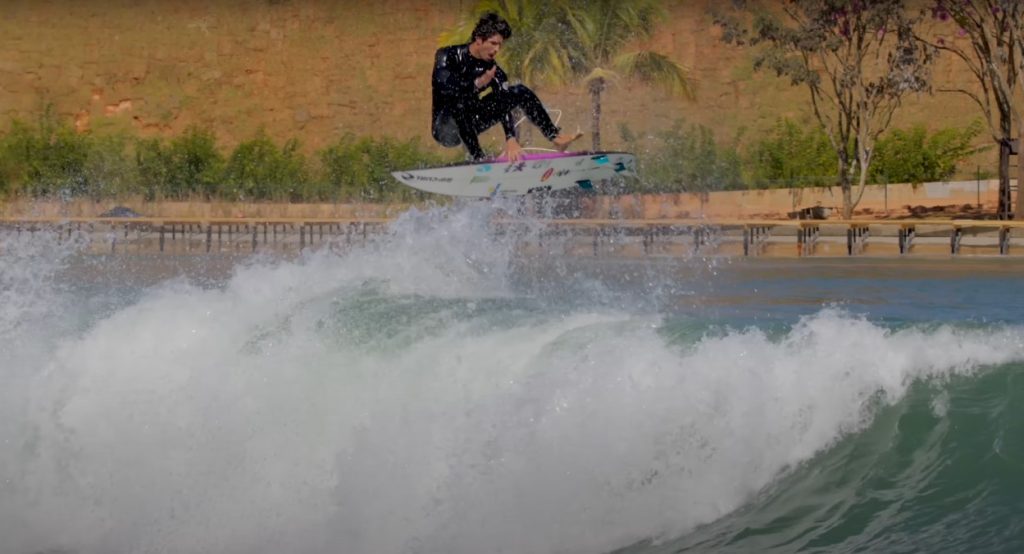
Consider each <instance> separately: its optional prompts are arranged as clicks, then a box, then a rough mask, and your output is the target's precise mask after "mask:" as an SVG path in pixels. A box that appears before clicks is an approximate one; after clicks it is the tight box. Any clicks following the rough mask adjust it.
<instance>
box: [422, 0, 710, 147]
mask: <svg viewBox="0 0 1024 554" xmlns="http://www.w3.org/2000/svg"><path fill="white" fill-rule="evenodd" d="M487 12H495V13H498V14H499V15H501V16H502V17H504V18H505V19H507V20H508V22H509V23H510V24H511V25H512V29H513V31H514V33H515V35H514V37H513V40H512V41H510V42H509V48H508V49H507V50H505V51H503V53H502V63H503V64H505V65H506V67H507V68H508V69H509V70H510V71H511V72H513V73H514V74H516V75H519V76H520V77H521V78H522V79H523V82H524V83H526V84H527V85H530V86H535V85H537V84H540V83H547V84H551V85H566V84H582V85H583V86H585V87H586V89H587V91H588V92H589V93H590V100H591V115H592V120H591V135H592V137H593V148H594V150H600V148H601V95H602V94H603V93H604V91H605V90H606V89H607V87H608V84H609V83H610V82H611V83H614V82H617V81H619V80H620V79H622V78H628V79H637V80H640V81H643V82H648V83H654V84H660V85H662V86H664V87H665V88H666V89H667V90H668V91H669V92H670V93H671V94H673V95H675V96H680V97H684V98H687V99H693V98H694V86H693V82H692V81H691V80H690V78H689V75H688V72H687V70H686V69H685V68H684V67H682V66H681V65H679V64H678V63H676V62H675V61H673V60H672V59H671V58H669V57H668V56H666V55H664V54H661V53H658V52H654V51H651V50H644V49H639V50H627V48H628V47H629V46H631V45H632V44H633V43H635V42H637V41H643V40H646V39H649V38H650V37H651V36H652V35H653V33H654V29H655V27H656V25H657V23H658V21H659V20H661V19H662V18H663V17H664V16H665V14H666V12H665V8H664V2H663V0H548V1H544V0H540V1H532V0H480V1H479V2H477V4H476V5H475V6H474V8H473V10H472V12H471V14H470V17H469V18H467V19H464V20H463V22H462V23H461V24H460V26H459V27H458V29H457V30H454V31H453V32H451V33H446V34H444V35H442V41H447V42H446V44H451V43H452V42H453V41H452V40H451V39H456V40H467V39H468V38H469V34H470V32H471V30H472V26H473V24H474V23H475V22H476V18H477V17H479V16H480V15H482V14H484V13H487Z"/></svg>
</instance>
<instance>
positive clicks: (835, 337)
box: [0, 211, 1024, 554]
mask: <svg viewBox="0 0 1024 554" xmlns="http://www.w3.org/2000/svg"><path fill="white" fill-rule="evenodd" d="M403 226H404V227H403ZM481 226H482V224H481V223H480V216H479V215H474V214H467V213H465V211H456V212H454V213H452V212H448V213H447V214H446V213H444V212H441V213H440V214H438V213H429V212H428V213H425V214H411V215H410V216H409V217H408V219H406V220H404V221H403V222H402V223H400V224H399V225H398V226H397V227H396V229H395V231H394V234H393V235H392V236H391V237H390V238H388V239H386V242H384V243H382V244H379V245H375V246H372V247H370V248H367V249H365V250H357V251H353V252H351V253H349V254H347V255H344V256H340V257H338V256H333V255H327V254H321V255H316V256H311V257H309V258H306V259H304V260H301V261H300V262H297V263H279V264H265V265H252V266H250V267H247V268H245V269H242V270H240V271H239V273H238V274H237V275H236V276H235V277H234V278H233V279H232V280H231V281H230V282H229V283H228V284H227V286H226V287H225V288H224V289H223V290H203V289H200V288H197V287H194V286H190V285H188V284H185V283H182V282H173V283H168V284H165V285H162V286H159V287H156V288H154V289H152V290H150V291H148V292H147V293H146V294H144V295H143V297H142V298H141V300H140V301H138V302H137V303H135V304H133V305H131V306H129V307H126V308H123V309H120V310H118V311H117V312H116V313H114V314H113V315H111V316H110V317H106V318H104V319H102V320H101V321H99V322H98V323H96V324H95V325H93V326H91V327H90V328H88V329H87V330H86V331H85V332H81V333H69V334H66V335H59V336H57V337H48V338H46V340H47V341H51V342H52V343H53V344H54V345H56V346H55V347H54V348H52V349H49V350H47V351H46V352H45V353H39V354H38V358H37V359H34V360H30V361H25V360H24V359H22V360H21V361H20V362H19V363H20V364H29V365H31V367H27V366H24V367H17V368H14V371H18V372H21V373H23V374H31V375H32V378H31V379H30V380H29V381H27V382H20V384H19V387H20V388H19V389H18V390H11V389H5V390H0V403H7V402H9V401H11V400H12V399H13V398H14V397H25V398H28V401H27V402H23V403H21V404H20V406H21V408H19V412H17V413H12V414H10V415H12V416H13V417H15V418H16V421H15V423H14V424H13V425H11V426H7V427H0V430H3V432H4V436H2V437H0V442H2V443H3V445H4V449H3V451H2V453H0V469H2V470H3V475H0V483H2V488H0V492H2V493H3V494H2V495H0V536H2V537H3V543H4V545H5V550H7V549H9V550H10V551H12V552H33V551H40V550H45V549H58V548H65V549H68V550H69V551H74V552H82V553H92V552H95V553H100V552H151V551H160V552H176V553H192V552H195V553H200V552H226V553H231V552H239V553H241V552H295V553H305V552H309V553H318V552H347V553H348V552H350V553H375V554H378V553H382V554H387V553H405V552H451V553H457V552H517V553H533V552H536V553H548V552H600V551H607V550H611V549H614V548H616V547H621V546H624V545H627V544H630V543H632V542H634V541H638V540H642V539H646V538H651V537H656V538H659V537H660V538H669V537H673V536H676V535H679V534H681V533H683V532H685V531H687V530H688V529H690V528H692V527H693V526H694V525H696V524H699V523H701V522H707V521H711V520H713V519H715V518H717V517H720V516H721V515H723V514H725V513H727V512H728V511H731V510H733V509H735V508H736V507H738V506H740V505H742V503H744V502H745V501H746V500H747V499H748V498H749V497H750V496H751V495H752V494H754V493H755V492H756V491H757V490H759V489H760V488H761V487H763V486H765V485H766V484H767V483H769V482H770V481H771V480H772V479H773V478H774V477H776V476H777V475H778V473H779V472H780V471H782V470H783V469H784V468H786V467H788V466H792V465H794V464H798V463H800V462H801V461H803V460H806V459H808V458H809V457H810V456H812V455H813V454H814V453H815V452H818V451H820V450H821V449H822V448H826V447H827V446H828V445H829V444H831V443H832V442H834V441H835V440H837V438H838V437H840V436H841V435H842V434H843V433H846V432H851V431H854V430H857V429H859V428H861V427H862V426H863V425H865V423H866V422H867V421H868V418H869V417H870V415H871V413H870V409H869V407H870V406H871V405H872V404H873V402H876V401H889V402H892V401H896V400H898V399H899V398H900V397H901V396H902V395H903V394H904V393H905V391H906V387H907V386H908V385H909V383H910V382H912V381H913V380H914V379H919V378H932V377H936V376H943V375H948V374H951V373H969V372H972V371H976V370H977V369H978V368H980V367H984V366H986V365H989V364H1000V363H1005V362H1008V361H1012V360H1022V359H1024V339H1022V335H1024V334H1022V332H1021V330H1020V329H1017V328H1008V327H1007V328H1002V329H997V330H991V329H989V330H986V331H965V330H957V329H953V328H948V327H938V328H932V329H907V330H903V331H897V332H892V331H889V330H886V329H884V328H882V327H880V326H878V325H875V324H873V323H872V322H869V321H866V320H863V319H860V318H857V317H854V316H851V315H850V314H847V313H845V312H843V311H841V310H837V309H825V310H822V311H820V312H819V313H817V314H815V315H813V316H810V317H807V318H805V319H803V320H802V321H801V322H800V323H799V324H798V325H796V326H795V327H794V328H793V329H792V331H790V332H789V333H787V334H786V335H785V336H784V337H783V338H782V339H781V340H772V339H770V338H769V337H767V336H766V335H765V334H764V333H763V332H761V331H759V330H757V329H746V330H734V331H731V332H724V333H718V334H715V335H713V336H707V337H705V338H703V339H700V340H698V341H696V342H695V343H692V344H686V345H678V344H673V343H671V342H670V341H669V340H668V339H666V338H665V337H664V336H662V335H661V334H660V333H659V332H658V327H659V325H660V319H659V318H658V317H657V316H656V315H653V314H652V315H636V314H625V313H618V312H608V311H597V310H587V309H576V310H575V311H574V312H572V313H557V312H550V313H546V312H542V313H532V314H516V315H508V317H506V318H499V320H494V319H488V318H487V317H485V316H465V315H457V314H456V313H455V311H452V312H451V313H449V312H446V311H445V308H443V307H442V308H437V307H433V308H430V309H432V310H435V311H436V312H437V313H436V314H434V315H435V316H436V317H435V319H436V320H437V321H440V322H441V323H443V325H439V327H438V329H439V330H437V331H435V332H433V333H428V334H412V335H410V338H409V339H408V340H406V341H402V342H389V341H388V340H386V339H389V337H380V339H381V341H382V342H381V343H374V342H373V341H370V342H366V341H361V340H349V339H351V338H352V337H346V336H345V333H346V332H348V331H347V329H349V328H348V327H346V326H345V325H338V323H339V322H338V321H337V318H339V317H343V318H344V317H359V315H358V314H359V313H360V312H359V311H358V310H352V311H345V312H339V311H338V306H339V305H346V303H347V302H351V301H353V299H355V298H357V297H358V295H360V294H363V292H364V291H365V288H364V285H365V283H367V282H372V283H375V285H374V286H376V287H378V288H377V289H375V290H378V295H379V297H378V298H377V300H378V301H381V302H405V303H409V304H411V305H416V303H417V302H421V301H427V300H429V299H436V298H441V299H450V300H451V301H452V302H453V305H456V306H457V305H460V304H459V303H460V302H471V301H472V300H466V299H467V298H468V299H482V298H484V297H487V296H508V295H511V294H513V291H511V290H508V288H507V287H505V286H504V285H503V283H504V282H505V280H506V274H505V267H506V264H507V263H508V261H509V259H510V258H511V256H512V254H511V253H510V252H509V251H508V249H507V248H506V249H505V250H502V249H501V248H500V247H501V244H500V243H495V242H494V241H493V240H487V239H485V238H484V237H483V236H477V235H476V234H477V233H481V235H484V234H485V233H483V231H482V229H481ZM453 237H455V239H456V240H449V239H452V238H453ZM453 242H454V243H455V244H453ZM396 253H397V254H396ZM404 257H409V258H411V260H412V261H409V259H401V258H404ZM44 301H45V299H44ZM397 313H402V312H401V311H400V310H399V311H398V312H397ZM339 314H341V315H339ZM342 323H344V322H342ZM399 327H400V326H399ZM40 332H42V331H40ZM23 338H24V339H25V340H28V341H31V340H33V337H31V336H30V337H23ZM38 340H40V341H42V340H43V338H41V337H40V338H39V339H38ZM381 344H384V345H388V347H381ZM395 345H400V347H397V346H395ZM4 371H5V372H6V371H11V368H9V367H7V368H4Z"/></svg>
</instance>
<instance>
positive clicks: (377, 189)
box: [320, 135, 445, 202]
mask: <svg viewBox="0 0 1024 554" xmlns="http://www.w3.org/2000/svg"><path fill="white" fill-rule="evenodd" d="M320 161H321V164H322V165H323V170H324V176H325V180H326V184H327V186H328V187H329V188H328V191H327V192H325V194H327V195H328V196H329V197H331V198H334V199H344V200H355V199H358V200H368V201H374V202H382V201H388V200H395V201H410V200H415V199H422V198H426V197H427V196H428V195H426V194H425V193H422V192H419V191H416V190H415V189H412V188H409V187H407V186H405V185H402V184H401V183H399V182H398V181H397V180H396V179H395V178H394V177H392V176H391V172H392V171H398V170H402V169H413V168H419V167H429V166H436V165H440V164H442V163H444V161H445V160H444V159H443V158H442V157H441V156H440V155H437V154H433V153H431V152H429V151H426V150H424V149H423V148H422V147H421V146H420V142H419V140H417V139H411V140H408V141H404V142H403V141H398V140H395V139H391V138H379V139H377V138H371V137H361V138H356V137H353V136H351V135H346V136H344V137H342V138H341V139H340V140H339V141H338V142H337V143H335V144H333V145H331V146H329V147H327V148H326V149H324V150H323V151H321V152H320Z"/></svg>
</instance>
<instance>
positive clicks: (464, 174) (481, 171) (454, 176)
mask: <svg viewBox="0 0 1024 554" xmlns="http://www.w3.org/2000/svg"><path fill="white" fill-rule="evenodd" d="M392 175H393V176H394V177H395V179H398V180H399V181H400V182H401V183H403V184H405V185H408V186H410V187H413V188H415V189H419V190H422V191H426V192H432V193H435V194H444V195H447V196H470V197H489V196H496V195H507V196H519V195H524V194H531V193H536V192H546V191H555V190H565V189H580V190H590V189H593V188H595V187H599V186H600V185H602V184H603V183H604V182H606V181H608V180H611V179H613V178H615V177H618V176H636V158H635V157H634V156H633V155H632V154H629V153H627V152H544V153H531V154H526V155H525V156H523V159H522V160H520V161H518V162H509V161H508V160H504V159H497V160H494V161H487V162H474V163H461V164H455V165H448V166H444V167H433V168H425V169H411V170H408V171H395V172H393V173H392Z"/></svg>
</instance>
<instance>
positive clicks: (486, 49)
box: [473, 35, 505, 62]
mask: <svg viewBox="0 0 1024 554" xmlns="http://www.w3.org/2000/svg"><path fill="white" fill-rule="evenodd" d="M504 42H505V39H504V38H502V36H501V35H492V36H491V37H490V38H486V39H483V38H480V37H477V38H476V39H474V44H473V45H474V46H475V48H474V50H476V57H478V58H480V59H481V60H486V61H489V62H493V61H494V58H496V57H497V56H498V52H500V51H501V45H502V43H504Z"/></svg>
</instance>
